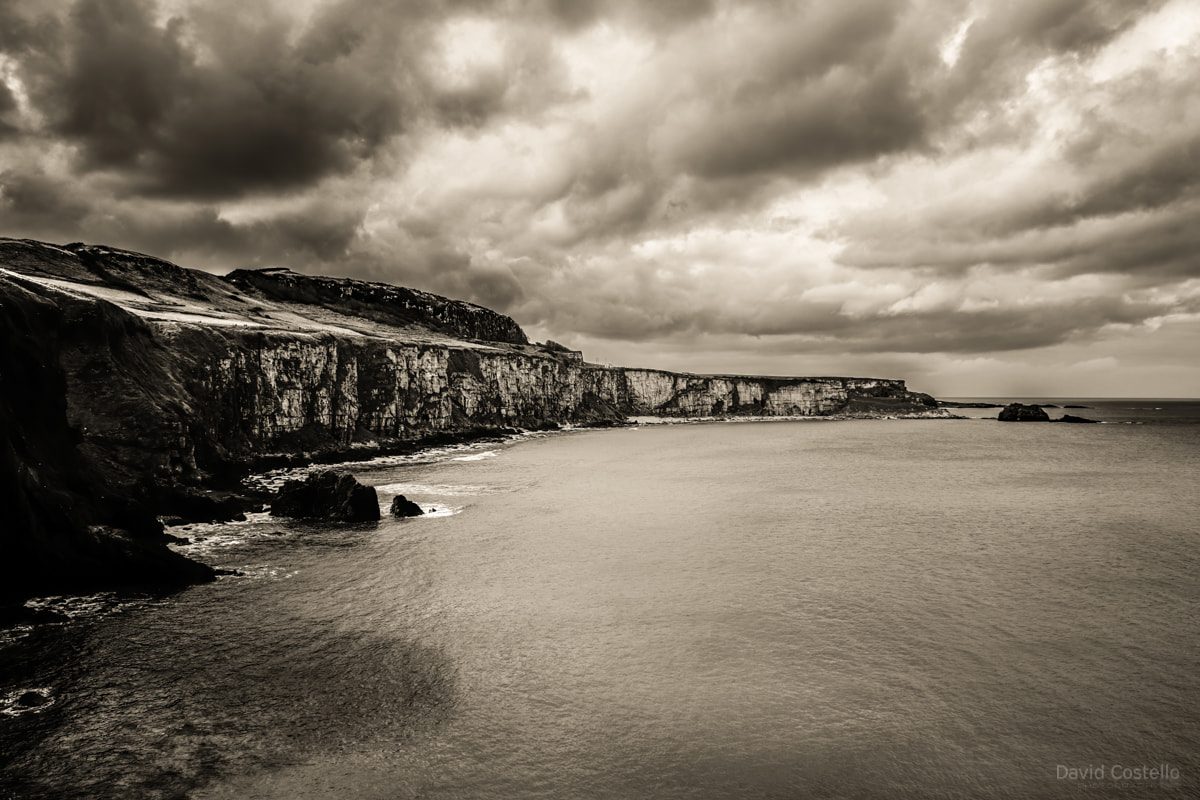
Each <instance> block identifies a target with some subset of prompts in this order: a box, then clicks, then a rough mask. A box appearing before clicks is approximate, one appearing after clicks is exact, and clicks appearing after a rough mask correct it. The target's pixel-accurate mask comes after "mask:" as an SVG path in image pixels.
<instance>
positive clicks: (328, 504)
mask: <svg viewBox="0 0 1200 800" xmlns="http://www.w3.org/2000/svg"><path fill="white" fill-rule="evenodd" d="M271 516H273V517H296V518H299V519H326V520H331V521H334V522H367V521H370V520H377V519H379V496H378V495H377V494H376V493H375V487H374V486H363V485H362V484H361V483H359V482H358V481H357V480H356V479H355V478H354V476H353V475H346V474H339V473H337V472H334V471H332V470H322V471H320V472H313V473H311V474H310V475H309V476H308V477H307V478H306V479H305V480H302V481H300V480H293V481H288V482H287V483H285V484H284V485H283V486H282V487H281V488H280V489H279V494H278V495H277V496H276V498H275V502H274V503H272V504H271Z"/></svg>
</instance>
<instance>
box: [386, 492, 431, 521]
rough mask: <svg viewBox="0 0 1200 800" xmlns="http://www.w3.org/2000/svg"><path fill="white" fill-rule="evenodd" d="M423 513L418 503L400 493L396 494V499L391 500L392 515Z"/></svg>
mask: <svg viewBox="0 0 1200 800" xmlns="http://www.w3.org/2000/svg"><path fill="white" fill-rule="evenodd" d="M424 513H425V512H424V511H422V510H421V507H420V506H419V505H417V504H416V503H414V502H413V501H412V500H409V499H408V498H407V497H405V496H404V495H402V494H398V495H396V499H395V500H393V501H392V516H394V517H419V516H421V515H422V514H424Z"/></svg>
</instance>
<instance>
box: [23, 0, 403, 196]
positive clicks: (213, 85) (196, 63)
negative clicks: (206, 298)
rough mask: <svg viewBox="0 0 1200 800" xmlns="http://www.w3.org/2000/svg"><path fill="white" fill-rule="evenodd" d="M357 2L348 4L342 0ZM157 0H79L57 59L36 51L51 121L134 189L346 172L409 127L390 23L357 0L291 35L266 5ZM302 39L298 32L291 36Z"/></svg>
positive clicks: (307, 179) (181, 190)
mask: <svg viewBox="0 0 1200 800" xmlns="http://www.w3.org/2000/svg"><path fill="white" fill-rule="evenodd" d="M345 5H346V6H350V4H345ZM155 11H156V8H155V6H154V4H153V3H151V2H149V0H80V1H79V2H78V3H76V4H75V5H74V7H73V8H72V9H71V12H70V14H69V17H68V19H67V20H66V23H65V27H64V29H63V31H62V35H61V36H60V38H59V41H58V43H57V44H58V51H57V54H56V55H57V62H56V63H54V64H49V63H45V62H41V63H39V62H33V61H31V62H30V63H29V64H27V70H26V71H27V72H28V73H31V77H32V78H33V80H32V81H31V83H32V84H33V85H34V87H35V90H36V92H35V99H36V101H37V104H38V106H39V108H40V109H41V110H42V111H43V112H44V113H45V114H46V116H47V117H48V118H49V120H50V126H51V130H52V131H53V132H55V133H57V134H58V135H60V136H62V137H63V138H64V139H65V140H67V141H70V142H72V143H75V144H77V145H78V147H79V152H80V156H81V159H82V161H81V164H80V166H81V168H82V169H84V170H108V171H112V172H115V173H116V174H118V175H121V176H123V177H124V178H125V180H126V183H127V191H132V192H148V193H153V194H159V195H165V196H174V197H198V198H214V199H215V198H222V197H238V196H241V195H244V194H247V193H253V192H268V191H284V190H289V189H295V188H298V187H303V186H307V185H311V184H313V183H315V182H316V181H318V180H320V179H321V178H323V177H325V176H327V175H331V174H343V173H346V172H348V171H349V170H350V169H352V168H353V167H354V166H355V165H356V164H358V163H360V162H362V161H363V160H365V159H368V158H370V157H371V156H372V155H373V154H374V153H375V152H377V151H378V149H379V148H380V147H381V145H382V144H383V143H384V142H385V141H386V140H387V139H388V137H389V136H392V135H394V134H396V133H398V132H399V131H400V130H401V122H402V116H403V108H404V105H405V95H404V92H403V91H402V83H403V81H404V76H405V73H404V64H403V61H402V59H396V58H393V57H392V56H391V55H390V50H391V48H392V47H393V46H395V47H398V48H400V49H401V50H403V48H404V45H405V40H404V39H403V38H400V39H399V40H398V41H394V40H392V39H391V35H392V33H394V30H393V29H395V28H396V25H395V24H392V25H390V26H389V25H382V24H380V20H379V19H378V14H374V13H367V12H363V11H362V8H361V4H360V5H358V6H354V7H348V8H346V9H345V11H346V14H345V15H338V14H337V13H336V10H334V9H331V10H329V11H327V12H326V13H325V14H324V15H322V16H320V17H318V18H317V19H316V20H315V21H314V23H313V25H312V27H311V28H310V29H309V30H307V31H305V32H303V34H302V35H300V36H299V37H298V38H295V39H294V37H295V33H296V32H295V31H294V30H293V28H294V25H293V24H292V23H290V22H289V21H287V20H285V19H283V18H278V17H274V16H272V15H271V14H269V13H267V12H261V13H258V14H250V13H248V12H236V11H233V10H229V9H227V13H219V14H218V13H212V12H211V11H209V12H208V13H197V14H195V15H194V16H193V17H191V18H189V19H184V18H182V17H173V18H171V19H169V20H167V21H166V22H165V23H163V24H159V23H158V22H156V19H155ZM293 39H294V41H293Z"/></svg>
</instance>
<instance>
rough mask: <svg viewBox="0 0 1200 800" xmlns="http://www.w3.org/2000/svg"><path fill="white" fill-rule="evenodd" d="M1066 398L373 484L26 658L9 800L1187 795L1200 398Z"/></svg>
mask: <svg viewBox="0 0 1200 800" xmlns="http://www.w3.org/2000/svg"><path fill="white" fill-rule="evenodd" d="M1055 402H1057V403H1060V404H1062V403H1066V402H1071V401H1055ZM1077 402H1080V403H1083V404H1086V405H1089V406H1090V408H1089V409H1086V410H1084V409H1079V410H1075V409H1067V410H1066V411H1067V412H1068V413H1073V414H1076V415H1079V416H1086V417H1089V418H1093V419H1100V420H1102V421H1105V422H1107V423H1109V424H1103V425H1038V424H1002V423H998V422H995V421H994V420H989V419H983V418H978V417H984V416H992V417H994V415H995V409H966V410H963V412H962V413H964V414H965V415H968V416H972V417H976V418H972V419H962V420H861V421H859V420H851V421H803V422H766V423H757V422H754V423H751V422H747V423H728V424H704V425H663V426H643V427H639V428H628V429H618V430H604V431H579V432H572V433H567V434H559V435H551V436H545V437H536V438H531V439H529V440H526V441H522V442H518V443H505V444H496V443H492V444H487V445H480V446H476V447H473V448H468V449H459V450H451V451H444V452H440V453H437V454H434V455H432V456H430V457H428V458H424V459H409V460H396V461H392V462H386V463H378V464H375V465H356V466H355V467H354V471H355V473H356V474H357V475H358V477H359V478H360V479H361V480H364V481H365V482H369V483H371V484H374V485H376V486H377V487H379V491H380V502H381V504H383V505H384V506H386V505H388V504H390V500H391V497H392V496H393V495H395V494H397V493H403V494H405V495H407V496H408V497H410V498H412V499H415V500H416V501H417V502H419V503H420V504H421V505H422V506H423V507H425V508H429V509H433V510H434V511H435V513H433V514H431V515H429V516H427V517H425V518H419V519H412V520H390V519H385V520H383V521H381V522H380V523H378V524H364V525H357V526H350V527H333V526H321V525H311V524H302V523H295V522H287V521H281V520H274V519H270V518H267V517H264V516H262V515H258V516H255V517H254V518H253V519H251V521H249V522H247V523H245V524H235V525H227V526H194V527H193V528H192V529H190V530H188V531H184V532H183V534H184V535H189V536H193V537H195V538H196V539H203V541H197V542H196V543H194V544H192V545H189V546H187V547H184V548H182V549H183V550H184V551H185V552H190V553H192V554H193V555H195V556H196V557H199V558H202V559H204V560H206V561H208V562H210V563H213V564H215V565H219V566H224V567H231V568H236V569H239V570H241V572H242V573H243V574H242V575H241V576H236V577H226V578H222V579H220V580H219V581H218V582H217V583H216V584H213V585H209V586H198V587H193V588H189V589H187V590H185V591H182V592H179V593H176V594H173V595H169V596H161V597H144V596H128V597H117V596H103V597H97V598H92V599H91V603H90V604H88V603H85V602H84V601H74V602H73V603H71V604H69V605H67V604H62V603H60V604H59V607H60V608H65V609H66V610H68V611H70V612H71V614H73V615H74V618H73V619H72V620H71V621H70V622H67V623H63V624H54V625H44V626H40V627H37V628H32V629H22V630H15V631H9V632H8V633H6V634H5V636H4V638H3V639H0V701H3V703H0V712H3V713H0V798H5V800H8V798H41V797H47V798H57V797H61V798H84V797H95V798H197V799H200V798H205V799H213V800H215V799H216V798H222V799H224V798H380V799H381V800H382V799H383V798H417V797H420V798H803V797H837V798H840V797H844V798H861V797H868V798H869V797H889V798H893V797H894V798H927V797H946V798H952V797H954V798H956V797H972V798H1009V797H1011V798H1039V797H1047V798H1049V797H1069V798H1099V797H1109V796H1121V797H1129V796H1134V797H1154V798H1161V797H1195V796H1197V795H1198V794H1200V578H1198V575H1200V559H1198V552H1200V523H1198V520H1200V513H1198V512H1200V492H1197V487H1198V486H1200V404H1198V403H1186V402H1178V401H1104V402H1100V401H1086V400H1085V401H1077ZM1051 413H1052V416H1058V415H1060V414H1061V413H1063V412H1062V411H1060V410H1056V409H1051ZM177 532H178V531H177ZM28 691H38V692H40V693H41V694H42V695H43V697H44V699H45V702H44V703H43V704H42V705H40V706H38V707H36V708H34V709H26V710H22V709H21V708H19V707H18V706H17V705H15V704H14V703H13V702H12V701H13V700H14V699H15V698H16V697H17V696H19V695H20V694H21V693H23V692H28ZM1135 770H1136V771H1135Z"/></svg>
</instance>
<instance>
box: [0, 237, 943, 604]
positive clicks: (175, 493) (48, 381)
mask: <svg viewBox="0 0 1200 800" xmlns="http://www.w3.org/2000/svg"><path fill="white" fill-rule="evenodd" d="M0 332H2V333H3V342H2V344H0V387H2V388H0V434H2V438H0V508H3V512H2V513H3V514H4V517H5V519H4V522H5V524H4V525H3V533H0V565H2V566H0V587H3V588H2V589H0V593H2V594H3V595H4V598H2V599H9V600H11V599H19V598H20V597H24V596H29V595H31V594H35V593H39V592H45V591H74V590H81V589H91V588H96V587H101V586H111V585H120V584H137V583H155V584H162V583H167V584H170V583H181V582H182V583H186V582H192V581H196V580H211V579H212V577H213V576H212V571H211V570H210V569H208V568H207V567H205V566H204V565H201V564H196V563H195V562H192V561H189V560H187V559H185V558H183V557H181V556H178V555H177V554H175V553H173V552H172V551H170V550H169V549H168V548H167V547H166V546H165V542H166V541H168V537H166V536H165V535H164V533H163V527H162V525H161V523H160V522H159V517H161V516H164V515H170V516H176V517H179V518H182V519H207V520H217V519H229V518H234V517H236V515H237V514H238V513H240V511H241V510H242V508H243V505H244V504H243V501H242V500H240V499H239V498H238V497H237V496H236V491H235V490H237V489H238V487H239V485H240V484H239V481H240V478H241V477H242V476H244V475H245V474H246V473H247V472H248V471H250V470H251V469H265V468H271V467H278V466H284V465H287V464H298V463H305V462H312V461H325V462H332V461H338V460H344V459H360V458H369V457H372V456H375V455H383V454H388V453H396V452H405V451H407V450H412V449H415V448H417V447H420V446H423V445H427V444H441V443H448V442H452V441H461V440H464V439H469V438H472V437H475V436H487V435H495V434H496V433H497V432H502V431H506V430H513V429H518V428H525V429H546V428H554V427H557V426H559V425H611V424H621V423H622V422H623V421H624V420H625V419H626V418H628V417H631V416H654V417H668V418H697V417H735V418H742V417H789V416H798V417H830V416H880V417H894V416H948V412H946V411H943V410H941V409H939V408H938V406H937V402H936V401H935V400H934V399H933V398H931V397H929V396H928V395H922V394H918V393H913V392H909V391H908V390H907V388H906V386H905V385H904V382H903V381H900V380H889V379H876V378H840V377H823V378H788V377H749V376H729V375H690V374H680V373H671V372H665V371H662V370H652V369H634V368H625V367H610V366H604V365H599V364H591V363H588V362H586V361H585V360H583V358H582V357H581V354H579V353H575V352H572V351H570V350H568V349H566V348H564V347H562V346H561V345H556V344H554V343H546V344H537V343H530V342H529V341H528V338H527V337H526V336H525V334H524V332H523V331H522V330H521V329H520V326H518V325H517V324H516V323H515V322H514V321H513V320H511V319H509V318H508V317H505V316H503V315H501V314H497V313H496V312H493V311H490V310H488V309H485V308H481V307H480V306H475V305H472V304H470V303H463V302H459V301H455V300H449V299H447V298H442V297H437V296H435V295H430V294H428V293H424V292H418V291H415V290H408V289H402V288H400V287H394V286H389V285H387V284H378V283H364V282H359V281H351V280H347V279H337V278H317V277H309V276H304V275H299V274H297V273H293V272H290V271H288V270H283V269H268V270H258V271H247V270H238V271H235V272H233V273H231V274H230V275H228V276H226V277H219V276H216V275H211V274H208V273H204V272H199V271H195V270H189V269H184V268H182V267H179V266H177V265H174V264H171V263H169V262H166V261H163V260H161V259H157V258H153V257H150V256H146V255H142V254H138V253H131V252H127V251H121V250H116V249H113V248H106V247H98V246H88V245H82V244H70V245H63V246H59V245H52V244H46V243H43V242H34V241H29V240H12V239H0ZM231 491H232V492H234V494H232V495H231Z"/></svg>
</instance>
